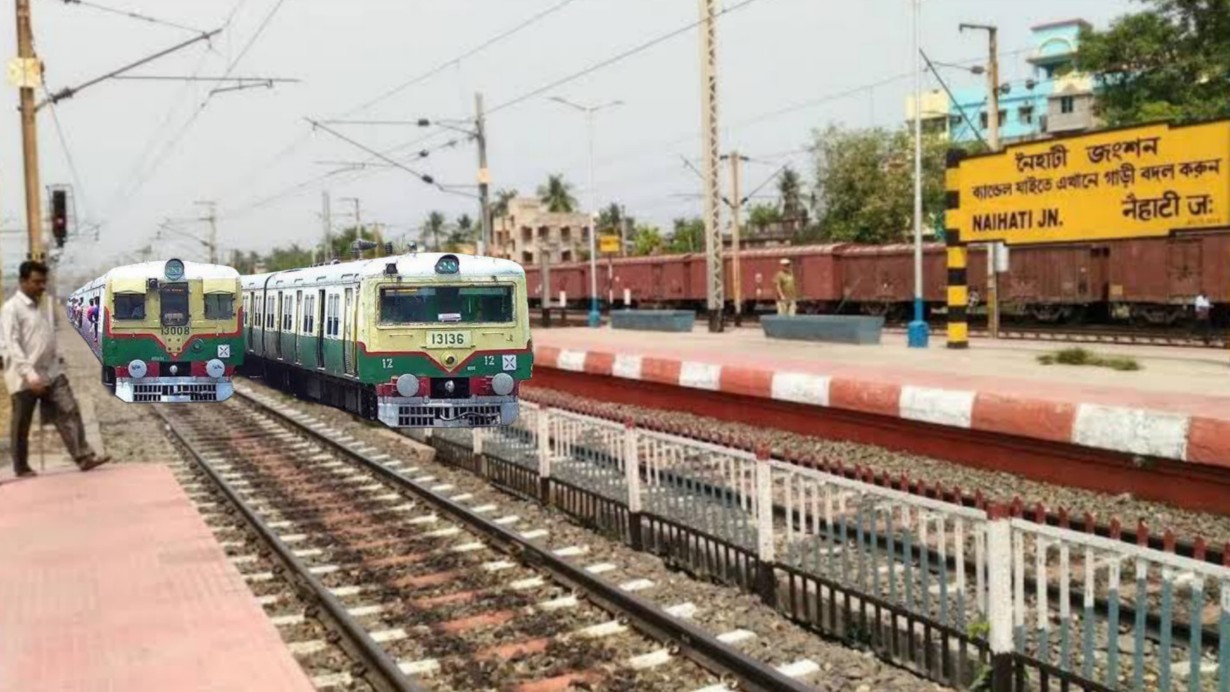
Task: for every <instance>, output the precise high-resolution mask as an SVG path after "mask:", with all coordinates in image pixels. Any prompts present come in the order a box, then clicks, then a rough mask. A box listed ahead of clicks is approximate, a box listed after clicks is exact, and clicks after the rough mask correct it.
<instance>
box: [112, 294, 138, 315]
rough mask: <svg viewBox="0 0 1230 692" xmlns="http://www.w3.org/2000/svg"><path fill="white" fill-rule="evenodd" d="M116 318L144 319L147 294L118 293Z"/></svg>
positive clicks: (116, 297)
mask: <svg viewBox="0 0 1230 692" xmlns="http://www.w3.org/2000/svg"><path fill="white" fill-rule="evenodd" d="M115 319H117V320H144V319H145V294H144V293H118V294H116V296H115Z"/></svg>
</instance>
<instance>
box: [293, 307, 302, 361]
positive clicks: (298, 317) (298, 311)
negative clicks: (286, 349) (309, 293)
mask: <svg viewBox="0 0 1230 692" xmlns="http://www.w3.org/2000/svg"><path fill="white" fill-rule="evenodd" d="M302 315H303V291H295V312H294V314H293V315H291V318H290V331H291V338H293V339H294V340H295V348H294V351H295V362H296V363H302V362H303V360H302V358H300V356H299V335H298V333H297V332H298V331H299V330H298V329H296V326H297V325H299V324H300V323H301V322H302Z"/></svg>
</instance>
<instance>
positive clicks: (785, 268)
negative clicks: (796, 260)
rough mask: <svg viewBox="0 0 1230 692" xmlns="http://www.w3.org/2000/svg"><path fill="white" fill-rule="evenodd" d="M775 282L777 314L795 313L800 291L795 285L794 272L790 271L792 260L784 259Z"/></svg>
mask: <svg viewBox="0 0 1230 692" xmlns="http://www.w3.org/2000/svg"><path fill="white" fill-rule="evenodd" d="M773 283H774V284H776V286H777V314H779V315H793V314H794V311H795V307H796V306H795V300H796V299H797V298H798V292H797V291H796V289H795V286H794V274H792V273H790V260H788V259H784V260H782V268H781V271H779V272H777V276H776V277H774V279H773Z"/></svg>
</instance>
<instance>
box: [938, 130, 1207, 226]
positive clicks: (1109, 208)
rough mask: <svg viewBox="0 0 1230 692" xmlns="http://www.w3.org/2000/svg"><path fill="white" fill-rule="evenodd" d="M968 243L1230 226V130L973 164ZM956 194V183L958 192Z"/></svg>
mask: <svg viewBox="0 0 1230 692" xmlns="http://www.w3.org/2000/svg"><path fill="white" fill-rule="evenodd" d="M949 174H950V175H954V176H955V182H956V186H955V187H956V189H957V190H958V192H959V195H960V197H959V206H958V208H957V209H956V210H951V211H949V212H948V213H949V214H950V215H951V219H952V221H950V222H949V224H948V225H949V226H950V227H952V228H956V229H958V230H959V231H960V235H961V241H962V242H964V243H979V242H990V241H1002V242H1005V243H1008V244H1015V245H1020V244H1030V243H1057V242H1072V241H1087V240H1099V239H1113V238H1138V237H1147V236H1165V235H1168V234H1169V233H1170V232H1172V231H1176V230H1182V229H1199V228H1217V227H1222V226H1230V122H1216V123H1207V124H1202V125H1192V126H1186V127H1173V128H1172V127H1170V126H1168V125H1150V126H1146V127H1140V128H1133V129H1126V130H1115V131H1109V132H1101V133H1096V134H1092V135H1086V136H1081V137H1072V138H1065V139H1059V140H1051V141H1048V142H1037V143H1031V144H1027V145H1020V146H1013V147H1010V148H1009V149H1007V150H1006V151H1004V152H1001V153H998V154H994V155H990V156H980V157H974V158H970V159H966V160H964V161H962V162H961V163H960V166H959V167H958V168H957V169H955V170H954V171H950V173H949ZM950 187H951V184H950Z"/></svg>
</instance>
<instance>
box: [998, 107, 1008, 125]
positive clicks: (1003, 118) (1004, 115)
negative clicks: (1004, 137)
mask: <svg viewBox="0 0 1230 692" xmlns="http://www.w3.org/2000/svg"><path fill="white" fill-rule="evenodd" d="M1006 122H1008V111H1006V110H1003V109H1002V108H1001V109H1000V111H999V126H1000V127H1003V126H1004V123H1006Z"/></svg>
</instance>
